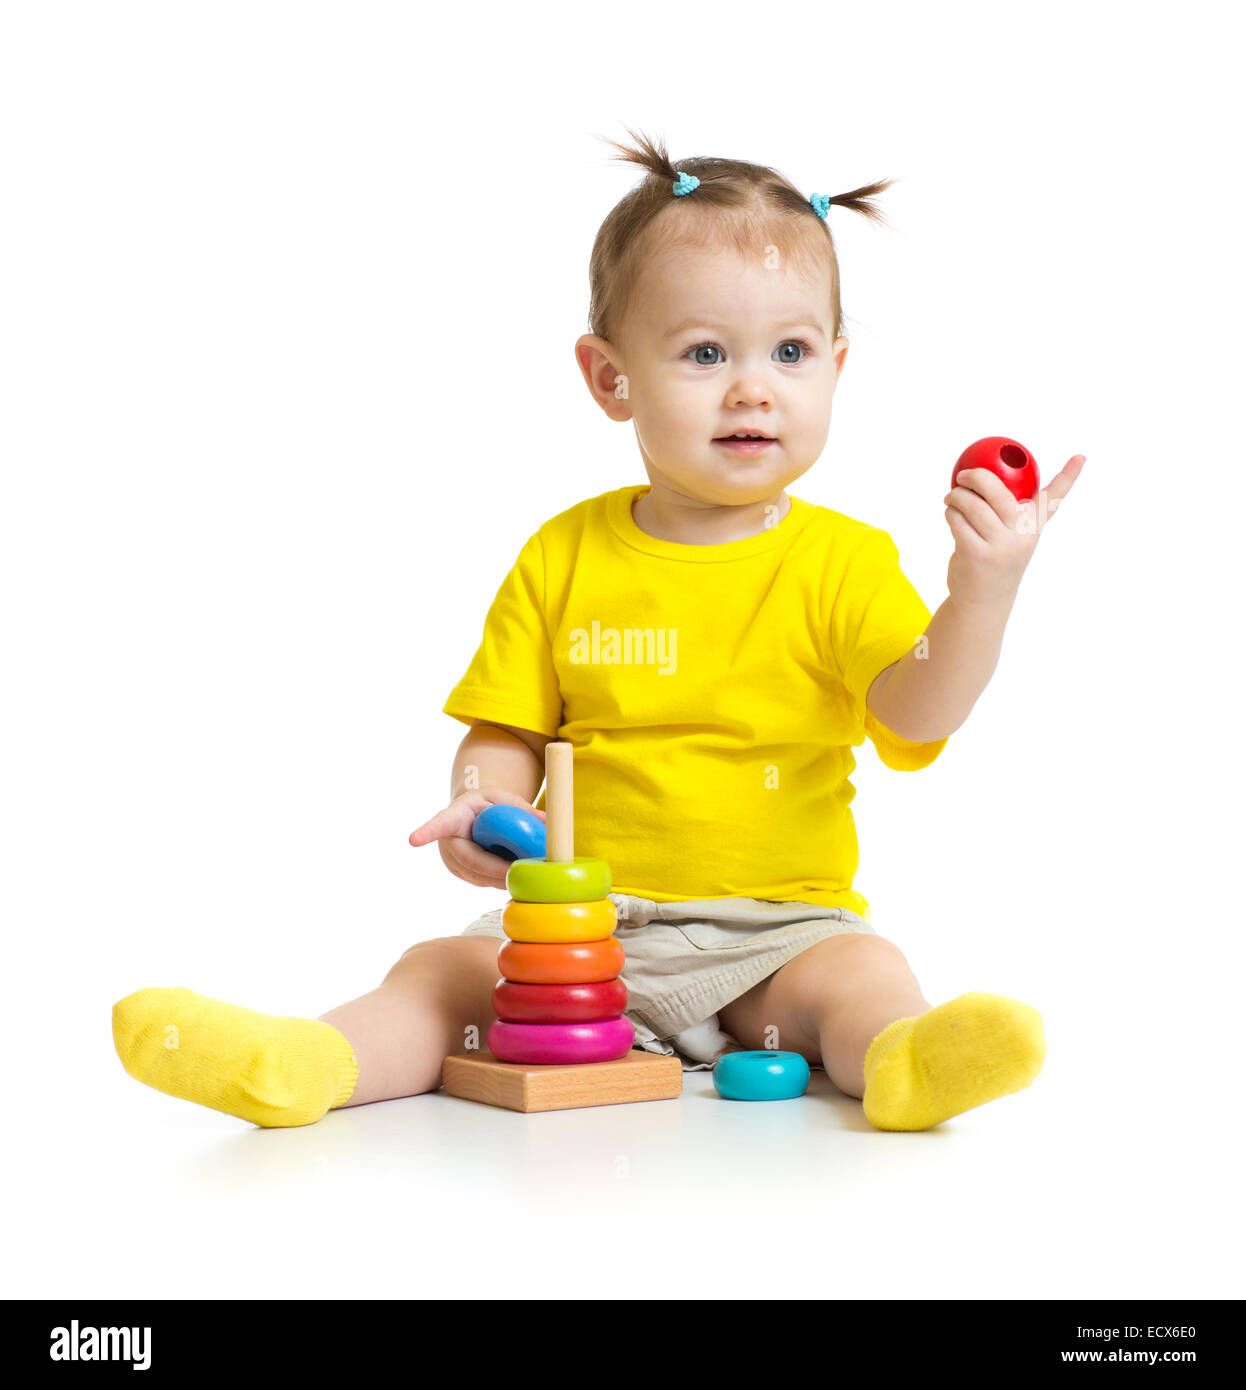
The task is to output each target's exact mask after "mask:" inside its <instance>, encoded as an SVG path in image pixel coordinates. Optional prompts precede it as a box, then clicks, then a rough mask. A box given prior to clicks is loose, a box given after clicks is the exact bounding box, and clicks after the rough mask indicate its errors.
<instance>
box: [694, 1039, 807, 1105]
mask: <svg viewBox="0 0 1246 1390" xmlns="http://www.w3.org/2000/svg"><path fill="white" fill-rule="evenodd" d="M713 1078H714V1089H715V1090H716V1091H717V1092H718V1094H719V1095H720V1096H722V1098H723V1099H724V1100H794V1099H795V1098H796V1097H797V1096H803V1095H804V1094H805V1091H806V1089H807V1088H808V1086H809V1063H808V1062H806V1061H805V1059H804V1058H803V1057H802V1056H801V1055H800V1053H799V1052H769V1051H762V1052H724V1053H723V1055H722V1056H721V1057H720V1058H719V1059H718V1061H717V1062H715V1063H714V1073H713Z"/></svg>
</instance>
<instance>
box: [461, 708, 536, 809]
mask: <svg viewBox="0 0 1246 1390" xmlns="http://www.w3.org/2000/svg"><path fill="white" fill-rule="evenodd" d="M549 742H550V739H549V738H548V737H547V735H545V734H536V733H533V732H532V730H531V729H518V728H516V727H515V726H514V725H513V724H492V723H489V722H488V721H487V720H484V719H473V720H472V727H471V728H470V729H469V730H468V731H467V734H466V736H465V737H464V739H463V742H462V743H460V744H459V751H458V753H457V754H456V755H455V759H454V769H453V771H452V772H451V775H450V799H451V800H452V801H453V800H454V798H455V797H456V796H459V795H461V794H462V793H463V792H464V791H469V790H473V789H475V788H479V787H504V788H505V789H506V790H507V791H511V792H514V793H515V795H516V796H520V797H522V798H523V799H524V800H525V801H528V802H531V801H532V800H533V799H534V798H535V797H536V794H537V792H539V791H540V790H541V783H542V782H543V781H544V780H545V745H546V744H547V743H549ZM472 769H474V770H475V771H474V780H473V776H472V775H469V774H471V773H472Z"/></svg>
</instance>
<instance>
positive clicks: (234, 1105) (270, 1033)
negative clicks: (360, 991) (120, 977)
mask: <svg viewBox="0 0 1246 1390" xmlns="http://www.w3.org/2000/svg"><path fill="white" fill-rule="evenodd" d="M112 1035H113V1042H114V1043H115V1044H116V1047H117V1055H118V1056H119V1057H120V1058H121V1060H122V1062H123V1063H124V1064H125V1069H126V1071H128V1072H129V1073H130V1075H131V1076H133V1077H136V1078H137V1079H138V1080H139V1081H143V1082H146V1084H147V1085H148V1086H154V1087H155V1088H156V1090H157V1091H164V1092H165V1093H166V1094H167V1095H170V1096H180V1097H181V1098H182V1099H183V1100H193V1101H197V1102H198V1103H199V1104H200V1105H207V1106H210V1107H211V1108H212V1109H213V1110H223V1111H224V1112H225V1114H227V1115H237V1116H238V1118H239V1119H242V1120H250V1121H251V1123H252V1124H257V1125H263V1126H264V1127H265V1128H276V1127H279V1126H284V1125H309V1124H311V1123H313V1121H315V1120H318V1119H320V1117H321V1116H322V1115H324V1113H325V1112H326V1111H328V1110H332V1109H333V1108H334V1106H338V1105H344V1104H345V1103H346V1101H348V1100H349V1099H350V1098H351V1094H352V1093H353V1092H354V1089H355V1082H356V1081H357V1080H358V1078H359V1067H358V1065H357V1063H356V1061H355V1053H354V1050H353V1049H352V1047H351V1045H350V1043H349V1042H347V1040H346V1038H345V1036H344V1035H343V1034H342V1033H339V1032H338V1030H337V1029H336V1028H334V1026H333V1025H332V1024H331V1023H325V1022H324V1021H323V1020H321V1019H314V1018H276V1017H274V1016H273V1015H272V1014H261V1013H256V1012H255V1011H254V1010H253V1009H244V1008H242V1007H241V1006H240V1005H238V1004H226V1003H223V1002H222V1001H221V1000H219V999H207V998H205V997H204V996H203V995H202V994H196V993H195V992H194V991H193V990H189V989H140V990H139V991H138V992H137V993H136V994H130V995H127V996H126V997H125V998H124V999H122V1000H120V1001H119V1002H118V1003H116V1004H114V1005H113V1010H112Z"/></svg>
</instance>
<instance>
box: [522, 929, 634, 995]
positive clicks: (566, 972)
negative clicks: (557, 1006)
mask: <svg viewBox="0 0 1246 1390" xmlns="http://www.w3.org/2000/svg"><path fill="white" fill-rule="evenodd" d="M626 964H627V956H626V955H625V954H624V952H623V943H622V942H621V941H620V940H619V938H618V937H617V936H608V937H606V939H605V940H604V941H550V942H539V941H507V942H505V943H504V944H503V945H502V946H499V947H498V973H499V974H500V975H501V976H502V978H503V979H505V980H517V981H519V982H520V983H521V984H528V985H591V984H596V983H597V982H598V981H599V980H613V979H616V978H617V977H618V976H619V975H621V974H622V973H623V967H624V966H625V965H626Z"/></svg>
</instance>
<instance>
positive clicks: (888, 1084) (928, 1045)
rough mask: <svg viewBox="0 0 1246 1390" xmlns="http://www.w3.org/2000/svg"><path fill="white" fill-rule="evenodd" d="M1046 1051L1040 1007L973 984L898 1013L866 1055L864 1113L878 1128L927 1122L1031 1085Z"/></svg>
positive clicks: (926, 1126)
mask: <svg viewBox="0 0 1246 1390" xmlns="http://www.w3.org/2000/svg"><path fill="white" fill-rule="evenodd" d="M1046 1056H1047V1044H1046V1042H1045V1041H1044V1038H1043V1020H1042V1017H1041V1015H1040V1014H1039V1012H1038V1010H1037V1009H1032V1008H1030V1006H1029V1005H1028V1004H1020V1003H1018V1002H1017V1000H1015V999H1005V998H1004V997H1003V996H1002V995H999V994H981V993H978V992H977V991H975V992H974V993H971V994H962V995H961V996H960V998H959V999H953V1000H951V1001H950V1002H949V1003H947V1004H940V1005H939V1007H938V1008H936V1009H931V1010H929V1011H928V1012H927V1013H924V1014H918V1015H917V1016H916V1017H915V1018H898V1019H896V1021H895V1022H894V1023H889V1024H888V1025H887V1027H886V1028H884V1029H883V1031H882V1032H881V1033H879V1035H878V1036H877V1037H876V1038H875V1039H874V1041H873V1042H872V1043H870V1046H869V1050H868V1051H867V1052H866V1054H865V1095H864V1096H862V1098H861V1104H862V1107H863V1108H864V1110H865V1117H866V1119H868V1120H869V1122H870V1123H871V1124H873V1125H876V1126H877V1127H878V1128H879V1129H929V1128H930V1127H931V1126H932V1125H937V1124H939V1123H940V1122H941V1121H943V1120H946V1119H949V1118H950V1117H951V1116H952V1115H959V1114H961V1112H962V1111H965V1110H972V1109H973V1107H974V1106H975V1105H982V1104H984V1103H985V1102H986V1101H988V1100H995V1099H997V1098H998V1097H999V1096H1006V1095H1008V1094H1010V1093H1011V1092H1013V1091H1020V1090H1021V1089H1022V1088H1023V1087H1025V1086H1028V1085H1029V1084H1030V1082H1031V1081H1033V1080H1034V1078H1035V1077H1036V1076H1037V1075H1038V1073H1039V1071H1040V1070H1041V1069H1042V1065H1043V1059H1044V1058H1045V1057H1046Z"/></svg>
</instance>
